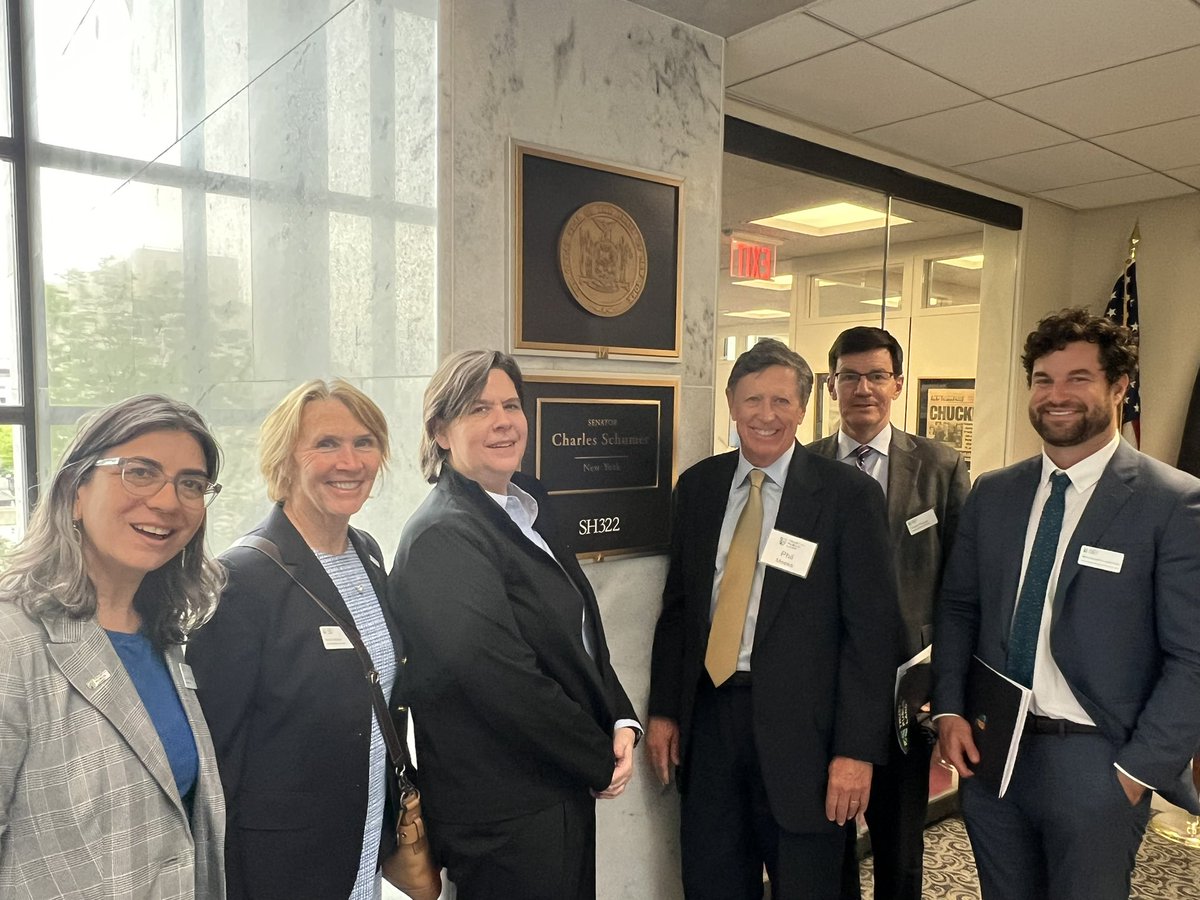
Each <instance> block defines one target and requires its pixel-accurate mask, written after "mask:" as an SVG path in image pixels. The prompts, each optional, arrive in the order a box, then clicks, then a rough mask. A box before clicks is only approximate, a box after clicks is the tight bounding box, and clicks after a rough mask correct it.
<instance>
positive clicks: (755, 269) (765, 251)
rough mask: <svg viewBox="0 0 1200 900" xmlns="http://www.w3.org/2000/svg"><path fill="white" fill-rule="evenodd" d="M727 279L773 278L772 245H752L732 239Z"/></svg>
mask: <svg viewBox="0 0 1200 900" xmlns="http://www.w3.org/2000/svg"><path fill="white" fill-rule="evenodd" d="M729 277H730V278H762V279H764V280H769V279H771V278H774V277H775V247H774V245H772V244H754V243H751V242H750V241H739V240H738V239H737V238H734V239H733V240H731V241H730V242H729Z"/></svg>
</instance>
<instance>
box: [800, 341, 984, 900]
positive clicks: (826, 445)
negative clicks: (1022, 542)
mask: <svg viewBox="0 0 1200 900" xmlns="http://www.w3.org/2000/svg"><path fill="white" fill-rule="evenodd" d="M829 371H830V373H831V375H830V379H829V393H830V396H831V397H832V398H833V399H834V400H836V401H837V404H838V412H839V413H840V415H841V420H842V425H841V430H840V431H839V432H838V433H837V434H835V435H830V436H829V437H827V438H824V439H823V440H819V441H817V442H816V443H814V444H812V445H811V446H810V447H809V449H810V450H812V451H813V452H814V453H817V454H818V455H821V456H827V457H830V458H831V459H838V460H841V461H842V462H844V463H846V464H848V465H852V466H856V467H857V468H859V469H862V470H863V471H865V472H866V473H867V474H868V475H870V476H871V477H872V478H874V479H875V480H876V481H878V482H879V484H880V486H881V487H882V488H883V489H884V492H885V493H886V494H887V511H888V530H889V533H890V537H891V544H892V553H893V557H894V560H895V565H896V574H897V578H898V580H899V588H900V613H901V616H902V618H903V620H904V642H905V644H904V647H905V658H909V657H912V656H913V655H915V654H916V653H918V652H919V651H920V650H922V649H923V648H924V647H926V646H927V645H928V644H929V642H930V641H931V640H932V632H933V603H934V599H935V598H936V597H937V594H938V589H939V587H940V585H941V580H942V565H943V562H944V560H945V559H946V557H947V556H948V554H949V548H950V543H951V541H952V539H953V537H954V530H955V528H956V527H957V525H958V514H959V510H960V509H961V508H962V504H963V501H964V500H966V497H967V492H968V491H969V490H970V488H971V482H970V479H969V477H968V475H967V466H966V463H965V462H964V461H963V458H962V456H960V455H959V454H958V452H957V451H956V450H954V449H952V448H951V447H948V446H946V445H945V444H941V443H938V442H936V441H930V440H926V439H925V438H920V437H916V436H915V435H911V434H907V433H905V432H903V431H901V430H900V429H898V428H895V427H893V426H892V424H891V415H892V401H893V400H895V399H896V398H897V397H899V396H900V392H901V391H902V390H903V389H904V351H903V350H901V348H900V344H899V343H898V342H897V341H896V339H895V338H894V337H893V336H892V335H891V334H889V333H888V332H886V331H884V330H883V329H882V328H867V327H864V326H859V327H857V328H850V329H847V330H846V331H843V332H842V333H841V334H839V335H838V337H837V340H835V341H834V342H833V346H832V347H830V348H829ZM889 747H890V750H889V755H888V761H887V764H886V765H883V766H876V767H875V772H874V775H873V777H872V783H871V801H870V804H869V805H868V806H867V811H866V819H867V826H868V827H869V828H870V829H871V850H872V856H873V858H874V865H875V898H876V900H920V898H921V878H922V858H923V855H924V851H925V843H924V829H925V808H926V806H927V804H928V801H929V760H930V751H931V746H930V743H929V741H927V740H926V739H925V736H924V734H921V733H919V732H918V731H917V729H915V728H914V729H913V732H912V737H911V739H910V740H909V742H908V748H907V752H905V750H904V749H903V748H901V746H900V743H899V741H897V740H896V739H895V738H893V739H892V740H891V742H890V744H889ZM857 836H858V835H857V826H856V825H855V824H854V823H853V822H851V823H850V824H849V825H848V826H847V843H848V847H847V852H846V856H845V858H844V859H845V866H844V869H843V873H842V876H843V877H842V893H841V897H842V900H857V898H858V897H860V896H861V891H860V888H859V882H858V860H857V857H856V856H855V854H854V844H855V840H856V838H857Z"/></svg>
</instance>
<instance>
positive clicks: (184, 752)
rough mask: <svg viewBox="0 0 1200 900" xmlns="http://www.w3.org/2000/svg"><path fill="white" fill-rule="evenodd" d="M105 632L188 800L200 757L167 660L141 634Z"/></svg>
mask: <svg viewBox="0 0 1200 900" xmlns="http://www.w3.org/2000/svg"><path fill="white" fill-rule="evenodd" d="M105 632H106V633H107V634H108V639H109V641H111V642H112V645H113V649H114V650H116V651H117V656H119V657H120V658H121V664H122V665H124V666H125V671H126V672H128V673H129V677H130V679H131V680H132V681H133V686H134V687H136V688H137V692H138V696H139V697H141V698H142V705H143V706H144V707H146V712H148V713H149V714H150V721H151V722H153V723H154V730H155V731H157V732H158V738H159V740H161V741H162V745H163V749H164V750H165V751H166V752H167V761H168V762H169V763H170V764H171V774H172V775H174V776H175V786H176V787H177V788H179V796H180V797H181V798H185V799H186V798H187V796H188V794H190V793H191V791H192V788H193V787H195V786H196V778H197V776H198V775H199V773H200V757H199V756H198V755H197V753H196V739H195V736H194V735H193V734H192V726H191V725H190V724H189V723H188V719H187V713H185V712H184V710H183V704H182V703H181V702H180V700H179V694H178V693H177V692H176V691H175V683H174V682H173V681H171V674H170V672H168V671H167V661H166V660H165V659H164V658H163V655H162V654H161V653H159V652H158V651H157V650H155V649H154V645H153V644H152V643H150V638H148V637H147V636H146V635H144V634H142V633H141V632H138V633H137V634H126V633H124V632H121V631H108V630H107V629H105Z"/></svg>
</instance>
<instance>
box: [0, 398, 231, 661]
mask: <svg viewBox="0 0 1200 900" xmlns="http://www.w3.org/2000/svg"><path fill="white" fill-rule="evenodd" d="M153 431H182V432H185V433H187V434H190V435H191V436H192V437H194V438H195V439H196V442H197V443H198V444H199V445H200V449H201V451H202V452H203V453H204V466H205V473H206V474H207V475H208V477H209V479H211V480H214V481H215V480H216V477H217V473H218V472H219V471H220V468H221V451H220V448H219V447H218V446H217V442H216V440H215V439H214V438H213V436H212V433H211V432H210V431H209V429H208V426H207V425H206V424H205V422H204V419H202V418H201V417H200V414H199V413H198V412H196V411H195V410H194V409H192V407H190V406H188V405H187V404H186V403H180V402H178V401H176V400H171V399H169V398H167V397H163V396H160V395H157V394H142V395H140V396H137V397H130V398H129V399H128V400H122V401H120V402H119V403H114V404H113V405H112V406H109V407H106V408H104V409H101V410H99V411H97V412H95V413H92V414H91V415H89V416H88V417H86V418H85V419H84V420H82V422H81V423H80V426H79V430H78V432H77V433H76V435H75V437H74V438H73V439H72V440H71V443H70V444H69V445H68V447H67V449H66V451H65V452H64V453H63V456H62V459H61V460H60V462H59V466H58V469H57V471H55V473H54V475H53V476H52V477H51V479H50V483H49V485H47V486H46V489H45V492H44V493H43V495H42V497H41V500H40V501H39V502H38V505H37V508H36V509H34V511H33V515H32V516H30V519H29V529H28V531H27V532H26V534H25V537H24V539H23V540H22V541H21V543H20V544H18V545H17V547H16V549H15V550H13V552H12V553H11V554H10V555H9V558H8V564H7V566H6V567H5V569H4V571H3V572H2V573H0V602H5V601H6V602H10V603H19V604H21V606H22V607H23V608H24V609H25V611H26V612H28V613H29V614H30V615H45V614H50V615H62V616H68V617H71V618H75V619H87V618H91V617H93V616H94V615H95V614H96V589H95V587H94V586H93V584H92V582H91V579H90V578H89V577H88V573H87V566H86V564H85V562H84V557H83V547H82V544H81V543H80V540H79V535H78V532H77V531H76V530H75V523H74V521H73V519H72V516H73V512H74V505H75V496H76V493H77V492H78V490H79V488H80V487H82V486H83V485H84V484H86V483H87V482H88V481H89V480H90V479H91V478H92V474H93V472H94V471H95V468H94V466H95V463H96V461H97V460H99V459H103V458H104V457H105V456H106V455H107V454H108V451H109V450H110V449H111V448H112V447H116V446H119V445H121V444H124V443H127V442H128V441H131V440H134V439H135V438H137V437H140V436H141V435H143V434H147V433H149V432H153ZM206 518H207V517H206ZM204 526H205V522H204V521H201V523H200V527H199V528H197V529H196V533H195V534H194V535H193V536H192V539H191V540H190V541H188V543H187V546H186V547H184V548H183V550H181V551H180V552H179V553H178V554H177V555H176V556H175V557H174V558H173V559H171V560H169V561H168V562H167V563H166V564H165V565H163V566H160V567H159V568H158V569H155V570H154V571H152V572H148V573H147V574H146V577H145V578H143V579H142V583H141V586H140V587H139V588H138V590H137V593H136V594H135V595H134V600H133V602H134V607H135V608H136V609H137V611H138V613H139V614H140V615H141V617H142V621H143V622H144V623H145V629H146V632H147V633H148V635H149V636H150V638H151V639H152V640H153V641H154V643H155V644H156V645H157V646H159V647H162V646H164V645H166V644H181V643H183V642H184V641H185V640H186V639H187V635H188V633H189V632H190V631H192V630H193V629H194V628H196V627H197V626H199V625H201V624H202V623H203V622H205V621H206V620H207V619H208V618H209V617H210V616H211V615H212V613H213V611H214V610H215V609H216V605H217V599H218V597H219V596H220V593H221V589H222V588H223V587H224V584H225V571H224V569H223V568H222V566H221V564H220V563H219V562H217V561H216V560H215V559H213V558H212V557H210V556H209V555H208V553H207V551H206V550H205V547H204Z"/></svg>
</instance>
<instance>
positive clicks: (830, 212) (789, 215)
mask: <svg viewBox="0 0 1200 900" xmlns="http://www.w3.org/2000/svg"><path fill="white" fill-rule="evenodd" d="M888 221H889V219H888V216H887V214H886V213H883V212H880V211H879V210H877V209H868V208H867V207H865V206H858V205H856V204H854V203H830V204H827V205H825V206H814V207H812V208H810V209H793V210H791V211H790V212H783V213H780V214H779V215H777V216H767V217H766V218H765V219H752V220H751V224H753V225H764V226H766V227H767V228H778V229H781V230H783V231H793V232H795V233H797V234H807V235H810V236H811V237H827V236H829V235H832V234H849V233H850V232H852V231H868V230H870V229H872V228H882V227H883V226H884V225H886V224H888ZM890 221H891V224H892V225H908V224H910V223H911V222H912V219H902V218H901V217H900V216H895V215H894V216H892V217H891V220H890Z"/></svg>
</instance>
